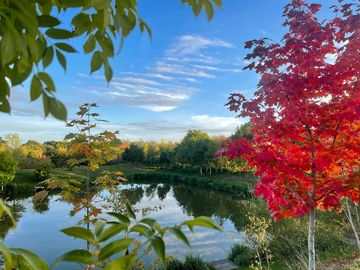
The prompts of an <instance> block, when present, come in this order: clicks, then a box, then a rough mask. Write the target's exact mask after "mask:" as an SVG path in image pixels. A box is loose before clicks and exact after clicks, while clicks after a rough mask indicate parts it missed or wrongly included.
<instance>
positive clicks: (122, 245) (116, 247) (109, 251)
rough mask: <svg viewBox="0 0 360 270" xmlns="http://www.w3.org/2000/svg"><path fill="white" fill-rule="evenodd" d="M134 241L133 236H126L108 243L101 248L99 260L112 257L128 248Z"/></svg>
mask: <svg viewBox="0 0 360 270" xmlns="http://www.w3.org/2000/svg"><path fill="white" fill-rule="evenodd" d="M132 241H133V239H131V238H124V239H119V240H115V241H113V242H111V243H109V244H107V245H106V246H104V247H103V248H102V249H100V252H99V261H103V260H106V259H107V258H110V257H111V256H113V255H114V254H116V253H118V252H120V251H123V250H125V249H127V248H128V247H129V246H130V244H131V243H132Z"/></svg>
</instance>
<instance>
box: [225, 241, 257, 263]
mask: <svg viewBox="0 0 360 270" xmlns="http://www.w3.org/2000/svg"><path fill="white" fill-rule="evenodd" d="M228 253H229V255H228V259H229V260H230V261H232V262H234V263H235V264H236V265H238V266H249V265H250V264H251V262H252V261H253V260H254V258H255V254H254V251H253V250H252V249H250V248H249V247H247V246H245V245H243V244H235V245H233V246H232V247H231V249H230V251H229V252H228Z"/></svg>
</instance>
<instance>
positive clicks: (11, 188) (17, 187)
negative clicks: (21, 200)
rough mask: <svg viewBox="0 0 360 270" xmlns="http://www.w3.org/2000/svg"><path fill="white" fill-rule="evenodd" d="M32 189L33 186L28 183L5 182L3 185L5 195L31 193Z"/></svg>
mask: <svg viewBox="0 0 360 270" xmlns="http://www.w3.org/2000/svg"><path fill="white" fill-rule="evenodd" d="M33 190H34V188H33V186H32V185H31V184H29V183H21V184H18V183H7V184H5V186H4V192H5V194H6V195H17V194H27V193H32V192H33Z"/></svg>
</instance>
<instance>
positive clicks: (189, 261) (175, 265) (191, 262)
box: [166, 256, 215, 270]
mask: <svg viewBox="0 0 360 270" xmlns="http://www.w3.org/2000/svg"><path fill="white" fill-rule="evenodd" d="M166 270H215V268H214V267H213V266H212V265H211V264H209V263H207V262H205V261H204V260H203V259H202V258H201V257H199V256H186V258H185V260H184V261H181V260H178V259H172V260H170V261H168V262H167V263H166Z"/></svg>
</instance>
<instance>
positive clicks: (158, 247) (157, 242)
mask: <svg viewBox="0 0 360 270" xmlns="http://www.w3.org/2000/svg"><path fill="white" fill-rule="evenodd" d="M150 243H151V246H152V247H153V249H154V250H155V252H156V254H157V256H158V258H159V259H160V261H161V262H164V261H165V244H164V240H163V239H162V238H161V237H159V236H155V237H154V238H153V239H151V242H150Z"/></svg>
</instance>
